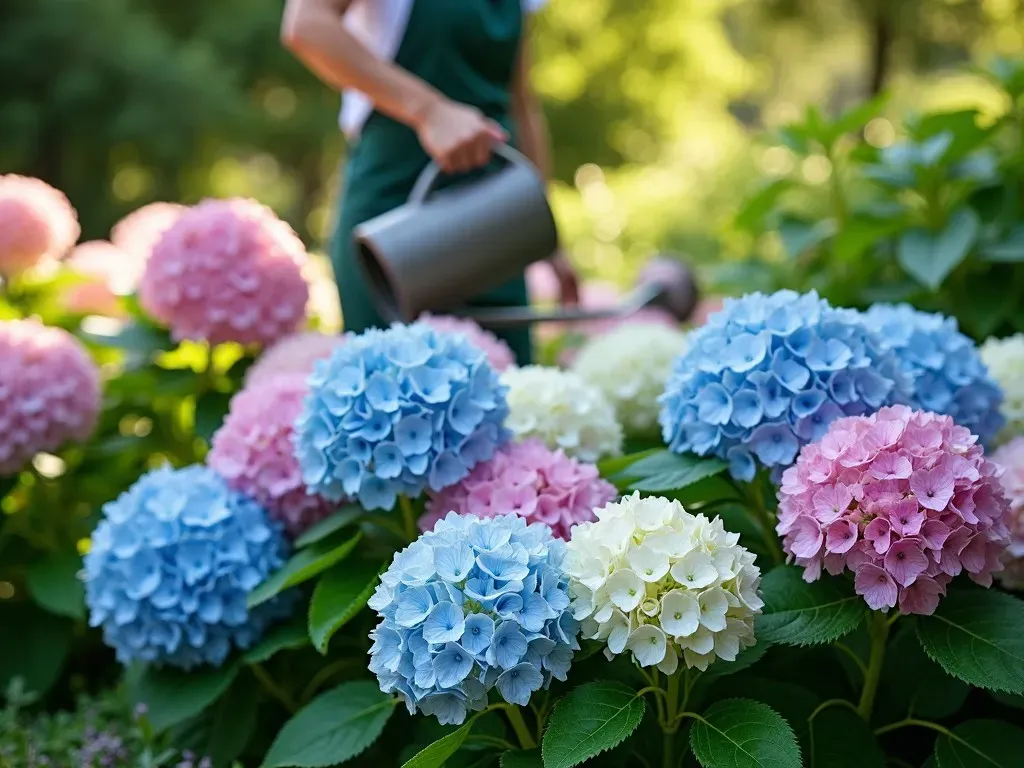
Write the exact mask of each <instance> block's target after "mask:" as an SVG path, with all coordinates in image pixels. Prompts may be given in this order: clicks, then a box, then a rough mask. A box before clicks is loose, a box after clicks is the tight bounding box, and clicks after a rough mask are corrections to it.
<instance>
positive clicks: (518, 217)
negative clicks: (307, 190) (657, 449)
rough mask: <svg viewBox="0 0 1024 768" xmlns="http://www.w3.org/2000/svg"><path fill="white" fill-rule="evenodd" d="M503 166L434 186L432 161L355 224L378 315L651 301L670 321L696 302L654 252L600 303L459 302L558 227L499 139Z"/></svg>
mask: <svg viewBox="0 0 1024 768" xmlns="http://www.w3.org/2000/svg"><path fill="white" fill-rule="evenodd" d="M494 151H495V154H496V155H497V156H499V157H500V158H502V159H503V160H505V161H506V162H505V165H504V166H503V167H502V168H500V169H499V170H498V171H496V172H494V173H490V174H488V175H486V176H483V177H481V178H478V179H474V180H472V181H467V182H465V183H462V184H458V185H456V186H452V187H447V188H445V189H443V190H440V191H437V192H434V187H435V185H436V184H437V181H438V180H439V178H440V176H441V169H440V168H439V167H438V166H437V165H436V164H435V163H433V162H432V163H430V164H429V165H428V166H427V167H426V168H425V169H424V171H423V173H421V174H420V177H419V178H418V179H417V181H416V184H415V185H414V187H413V189H412V192H411V193H410V195H409V200H408V202H406V203H405V204H404V205H401V206H399V207H398V208H396V209H394V210H392V211H389V212H388V213H385V214H383V215H381V216H378V217H377V218H375V219H371V220H369V221H367V222H364V223H363V224H360V225H359V226H358V227H356V229H355V232H354V237H355V246H356V253H357V258H358V261H359V263H360V265H361V266H362V269H363V271H364V274H365V276H366V279H367V284H368V287H369V291H370V295H371V297H372V299H373V301H374V303H375V304H376V306H377V309H378V311H379V312H380V314H381V316H382V317H383V318H384V319H385V320H387V321H389V322H394V321H396V320H397V321H401V322H412V321H414V320H415V319H416V318H418V317H419V316H420V315H421V314H423V313H424V312H451V313H453V314H458V315H460V316H463V317H470V318H472V319H473V320H475V321H477V322H478V323H480V325H483V326H486V327H490V328H508V327H518V326H523V325H527V324H530V323H535V322H573V321H579V320H591V319H602V318H610V317H621V316H626V315H629V314H632V313H633V312H635V311H636V310H638V309H640V308H642V307H645V306H651V305H660V306H662V307H664V308H666V309H668V310H669V311H670V312H672V313H673V314H674V315H675V316H676V317H677V318H678V319H679V320H680V321H682V320H685V319H686V318H687V317H688V316H689V315H690V314H691V313H692V311H693V309H694V307H695V306H696V303H697V292H696V287H695V285H694V282H693V279H692V275H691V274H690V272H689V270H688V269H686V267H685V266H683V265H682V264H680V263H679V262H677V261H674V260H667V259H658V260H655V261H653V262H651V263H650V264H649V265H648V267H647V268H645V270H644V271H643V272H642V273H641V277H640V281H639V285H638V286H637V288H636V289H634V291H633V292H632V293H631V294H629V295H628V296H627V297H626V298H625V299H624V300H623V301H622V303H621V304H620V305H619V306H617V307H613V308H610V309H602V310H586V309H582V308H578V307H562V308H557V309H553V310H543V311H538V310H533V309H531V308H529V307H508V308H488V309H476V308H474V309H467V308H465V307H464V305H465V303H466V302H467V301H468V300H470V299H472V298H473V297H474V296H478V295H480V294H482V293H485V292H486V291H488V290H490V289H492V288H496V287H497V286H499V285H502V284H503V283H505V282H507V281H508V280H511V279H512V278H514V277H516V276H517V275H520V274H522V272H523V270H525V269H526V267H528V266H529V265H530V264H532V263H534V262H536V261H542V260H544V259H548V258H550V257H551V256H552V255H554V253H555V251H556V250H557V248H558V231H557V229H556V227H555V219H554V216H553V215H552V213H551V207H550V206H549V205H548V200H547V195H546V193H545V184H544V181H543V179H542V178H541V176H540V174H539V173H538V171H537V169H536V168H534V166H533V165H532V164H531V163H530V162H529V160H527V159H526V158H525V157H523V155H521V154H520V153H519V152H517V151H515V150H514V149H512V148H511V147H509V146H508V145H506V144H500V145H497V146H496V147H495V150H494Z"/></svg>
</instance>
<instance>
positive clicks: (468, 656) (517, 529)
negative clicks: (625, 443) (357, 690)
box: [369, 512, 579, 724]
mask: <svg viewBox="0 0 1024 768" xmlns="http://www.w3.org/2000/svg"><path fill="white" fill-rule="evenodd" d="M564 557H565V543H564V542H563V541H562V540H561V539H557V538H555V537H553V536H552V534H551V531H550V529H549V528H548V527H547V526H546V525H544V524H542V523H534V524H532V525H527V523H526V521H525V520H524V519H523V518H521V517H519V516H517V515H503V516H499V517H494V518H478V517H474V516H471V515H463V516H460V515H457V514H455V513H454V512H452V513H450V514H449V515H448V516H447V517H446V518H444V519H443V520H439V521H438V522H437V524H436V525H435V527H434V530H433V532H431V533H425V534H423V535H422V536H420V538H418V539H417V540H416V541H414V542H413V543H412V544H410V545H409V546H408V547H406V548H405V549H403V550H402V551H401V552H399V553H397V554H396V555H395V558H394V560H393V562H392V563H391V567H390V568H388V570H387V571H386V572H385V573H384V575H383V576H382V577H381V582H380V584H379V585H378V586H377V591H376V592H375V593H374V595H373V597H372V598H371V599H370V601H369V605H370V607H371V608H373V609H374V610H376V611H377V612H378V613H379V614H380V616H381V619H382V620H381V622H380V624H378V625H377V627H376V629H374V630H373V632H371V633H370V638H371V639H372V640H373V646H372V647H371V648H370V671H372V672H373V673H375V674H376V675H377V679H378V681H379V682H380V688H381V690H382V691H384V692H385V693H398V694H399V695H400V696H402V698H403V699H404V700H405V703H406V706H407V707H408V708H409V712H410V713H415V712H416V711H417V710H419V711H420V712H423V713H424V714H428V715H435V716H436V717H437V719H438V720H439V721H441V723H444V724H460V723H462V722H463V721H464V720H465V718H466V712H467V711H469V710H476V711H479V710H481V709H483V708H484V707H485V706H486V705H487V693H488V691H490V690H491V689H492V688H497V690H498V693H499V694H501V696H502V698H504V699H505V701H507V702H509V703H511V704H518V705H525V704H527V703H528V702H529V700H530V696H531V695H532V694H533V692H534V691H537V690H539V689H541V688H546V687H547V686H548V684H549V683H550V682H551V678H555V679H557V680H565V677H566V674H567V673H568V671H569V666H570V664H571V663H572V656H573V651H575V650H578V649H579V644H578V642H577V640H576V635H577V632H578V629H579V625H578V623H577V622H576V620H575V619H573V617H572V612H571V611H570V610H569V592H568V581H569V580H568V577H567V576H566V574H565V572H564V570H563V568H562V561H563V559H564Z"/></svg>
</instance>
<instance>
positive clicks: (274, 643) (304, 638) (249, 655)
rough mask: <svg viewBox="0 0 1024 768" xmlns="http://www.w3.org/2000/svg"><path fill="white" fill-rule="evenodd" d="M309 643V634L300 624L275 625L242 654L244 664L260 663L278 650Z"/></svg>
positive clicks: (299, 646)
mask: <svg viewBox="0 0 1024 768" xmlns="http://www.w3.org/2000/svg"><path fill="white" fill-rule="evenodd" d="M308 644H309V636H308V635H307V634H306V628H305V627H303V626H302V625H301V624H286V625H284V626H281V627H275V628H274V629H272V630H270V631H269V632H267V634H266V635H265V636H264V637H263V639H262V640H260V641H259V642H258V643H256V645H254V646H253V647H252V648H250V649H249V650H247V651H246V652H245V653H244V654H243V655H242V662H243V663H244V664H262V663H263V662H264V661H267V660H268V659H270V658H271V657H273V656H274V654H276V653H277V652H278V651H284V650H287V649H289V648H301V647H302V646H304V645H308Z"/></svg>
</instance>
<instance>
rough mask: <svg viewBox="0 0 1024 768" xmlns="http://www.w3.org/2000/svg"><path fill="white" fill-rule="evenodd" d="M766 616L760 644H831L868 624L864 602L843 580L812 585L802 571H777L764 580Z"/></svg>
mask: <svg viewBox="0 0 1024 768" xmlns="http://www.w3.org/2000/svg"><path fill="white" fill-rule="evenodd" d="M761 597H762V598H763V599H764V603H765V605H764V612H763V613H762V615H761V616H758V617H757V620H756V624H755V634H756V635H757V638H758V639H759V640H764V641H766V642H769V643H779V644H782V645H817V644H819V643H831V642H834V641H835V640H838V639H839V638H840V637H842V636H843V635H846V634H848V633H850V632H852V631H853V630H855V629H856V628H857V627H858V626H860V623H861V622H862V621H863V620H864V600H863V598H861V597H859V596H858V595H856V594H855V593H854V591H853V589H852V588H851V587H850V585H849V583H848V582H846V581H844V580H842V579H821V580H819V581H816V582H813V583H811V584H808V583H807V582H805V581H804V580H803V578H802V577H801V575H800V569H798V568H794V567H791V566H779V567H777V568H773V569H772V570H771V571H769V572H768V574H767V575H766V576H765V577H764V578H763V579H762V580H761Z"/></svg>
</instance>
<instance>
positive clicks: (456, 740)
mask: <svg viewBox="0 0 1024 768" xmlns="http://www.w3.org/2000/svg"><path fill="white" fill-rule="evenodd" d="M472 727H473V721H472V720H470V721H469V722H468V723H466V724H465V725H464V726H462V727H461V728H459V730H457V731H453V732H452V733H449V734H448V735H447V736H445V737H444V738H441V739H438V740H437V741H435V742H434V743H433V744H430V745H429V746H427V747H425V748H424V749H421V750H420V751H419V752H417V753H416V754H415V755H413V757H412V759H411V760H409V761H407V762H406V763H405V764H404V765H403V766H402V768H441V766H443V765H444V764H445V761H446V760H447V759H448V758H449V757H451V756H452V755H454V754H455V753H456V752H458V751H459V747H461V746H462V745H463V744H464V743H465V741H466V737H467V736H469V731H470V729H471V728H472Z"/></svg>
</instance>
